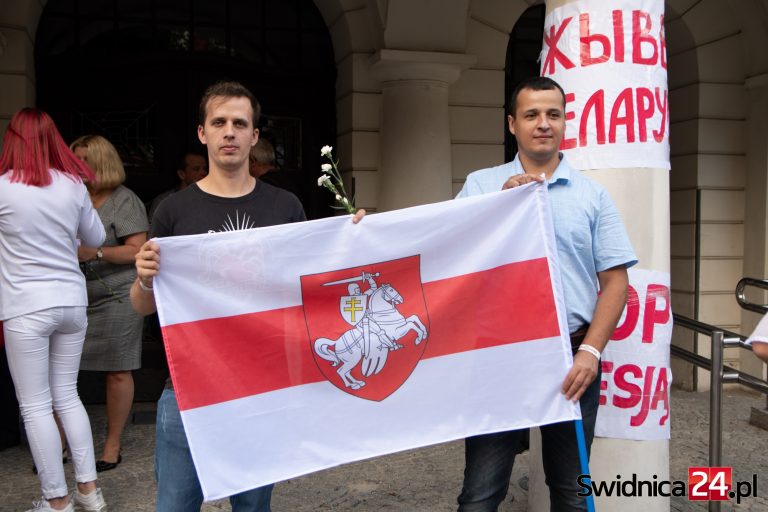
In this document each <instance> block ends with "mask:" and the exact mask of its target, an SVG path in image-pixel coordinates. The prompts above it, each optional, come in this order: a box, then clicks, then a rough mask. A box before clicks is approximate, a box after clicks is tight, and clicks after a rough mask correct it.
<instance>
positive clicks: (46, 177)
mask: <svg viewBox="0 0 768 512" xmlns="http://www.w3.org/2000/svg"><path fill="white" fill-rule="evenodd" d="M52 170H57V171H59V172H61V173H63V174H64V175H65V176H67V177H68V178H70V179H72V180H77V181H82V180H83V179H86V180H89V181H93V180H94V179H95V176H94V174H93V171H91V169H89V168H88V166H87V165H86V164H85V163H83V162H81V161H80V160H79V159H78V158H77V157H76V156H75V154H74V153H72V151H70V149H69V148H68V147H67V145H66V144H65V143H64V139H62V138H61V134H59V130H58V129H56V125H55V124H54V122H53V119H51V116H49V115H48V114H46V113H45V112H43V111H42V110H38V109H36V108H23V109H21V110H19V111H18V112H16V114H14V116H13V117H12V118H11V123H10V124H9V125H8V129H7V130H6V132H5V139H4V140H3V153H2V155H0V175H3V174H5V173H6V172H8V171H10V172H11V181H14V182H21V183H24V184H25V185H33V186H36V187H44V186H46V185H50V184H51V172H52Z"/></svg>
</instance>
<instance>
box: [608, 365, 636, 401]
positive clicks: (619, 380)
mask: <svg viewBox="0 0 768 512" xmlns="http://www.w3.org/2000/svg"><path fill="white" fill-rule="evenodd" d="M628 373H631V374H632V376H633V377H634V378H635V379H642V378H643V371H642V370H641V369H640V367H639V366H636V365H634V364H625V365H624V366H620V367H619V369H618V370H616V373H615V374H614V375H615V377H614V383H615V384H616V387H617V388H619V389H620V390H622V391H626V392H627V393H629V396H626V397H623V396H618V395H613V405H615V406H616V407H620V408H621V409H630V408H632V407H634V406H636V405H637V404H638V403H640V399H641V398H642V396H641V393H642V390H641V389H640V386H638V385H637V384H634V383H632V382H627V379H626V376H627V374H628Z"/></svg>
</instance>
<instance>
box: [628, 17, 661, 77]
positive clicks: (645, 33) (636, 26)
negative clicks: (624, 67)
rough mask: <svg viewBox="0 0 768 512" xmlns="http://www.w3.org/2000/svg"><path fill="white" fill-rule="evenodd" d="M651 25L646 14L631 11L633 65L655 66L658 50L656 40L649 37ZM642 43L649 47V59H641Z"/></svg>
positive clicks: (649, 18)
mask: <svg viewBox="0 0 768 512" xmlns="http://www.w3.org/2000/svg"><path fill="white" fill-rule="evenodd" d="M641 22H642V26H641ZM651 25H652V22H651V16H650V15H649V14H648V13H647V12H643V11H632V62H633V63H635V64H647V65H648V66H653V65H655V64H656V60H657V58H658V53H659V49H658V47H657V46H656V39H654V38H653V36H652V35H650V33H651ZM643 43H645V44H650V45H651V48H652V49H653V53H652V54H651V56H650V57H643Z"/></svg>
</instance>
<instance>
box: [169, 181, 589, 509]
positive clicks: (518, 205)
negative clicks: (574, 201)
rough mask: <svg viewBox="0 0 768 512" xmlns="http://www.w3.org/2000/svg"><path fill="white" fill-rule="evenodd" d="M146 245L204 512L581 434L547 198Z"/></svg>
mask: <svg viewBox="0 0 768 512" xmlns="http://www.w3.org/2000/svg"><path fill="white" fill-rule="evenodd" d="M157 242H158V244H159V245H160V251H161V255H162V271H161V272H160V275H159V276H158V278H156V280H155V293H156V298H157V304H158V312H159V316H160V321H161V325H162V329H163V336H164V339H165V344H166V352H167V356H168V362H169V365H170V369H171V376H172V378H173V382H174V386H175V390H176V395H177V398H178V402H179V408H180V410H181V415H182V419H183V422H184V427H185V430H186V434H187V438H188V440H189V445H190V449H191V452H192V457H193V459H194V462H195V467H196V469H197V473H198V476H199V478H200V482H201V484H202V488H203V493H204V495H205V498H206V499H208V500H210V499H215V498H219V497H222V496H227V495H231V494H233V493H238V492H241V491H244V490H247V489H251V488H254V487H257V486H261V485H265V484H268V483H272V482H277V481H281V480H285V479H288V478H292V477H296V476H299V475H302V474H306V473H309V472H313V471H317V470H320V469H324V468H329V467H333V466H336V465H339V464H343V463H347V462H352V461H357V460H361V459H366V458H369V457H375V456H379V455H383V454H387V453H392V452H396V451H401V450H406V449H410V448H415V447H420V446H425V445H430V444H435V443H440V442H444V441H450V440H455V439H460V438H464V437H466V436H470V435H476V434H482V433H490V432H497V431H504V430H509V429H517V428H523V427H528V426H533V425H541V424H548V423H553V422H558V421H565V420H570V419H575V418H578V417H579V411H578V405H576V404H573V403H570V402H568V401H567V400H565V398H564V396H563V395H562V393H561V391H560V386H561V383H562V381H563V378H564V377H565V374H566V373H567V371H568V369H569V368H570V366H571V364H572V357H571V349H570V342H569V339H568V335H567V333H568V329H567V323H566V320H565V313H564V311H565V309H564V306H563V302H562V292H561V285H560V278H559V273H558V272H559V270H558V264H557V259H556V249H555V241H554V236H553V230H552V220H551V212H550V210H549V202H548V199H547V188H546V186H543V185H539V184H533V185H529V186H525V187H519V188H516V189H513V190H508V191H504V192H498V193H494V194H488V195H484V196H480V197H472V198H466V199H462V200H456V201H448V202H444V203H437V204H430V205H425V206H419V207H415V208H408V209H404V210H398V211H392V212H386V213H381V214H377V215H370V216H368V217H366V218H364V219H363V221H362V222H361V223H360V224H359V225H353V224H352V223H351V221H350V218H349V217H335V218H329V219H321V220H316V221H310V222H304V223H298V224H289V225H283V226H275V227H269V228H262V229H254V230H247V231H236V232H225V233H213V234H204V235H195V236H184V237H172V238H164V239H158V240H157Z"/></svg>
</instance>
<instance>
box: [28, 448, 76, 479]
mask: <svg viewBox="0 0 768 512" xmlns="http://www.w3.org/2000/svg"><path fill="white" fill-rule="evenodd" d="M67 462H69V457H67V449H66V448H62V450H61V463H62V464H66V463H67ZM32 473H34V474H37V466H35V465H34V464H32Z"/></svg>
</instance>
